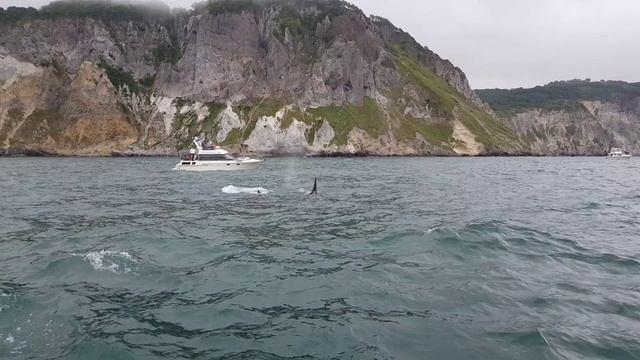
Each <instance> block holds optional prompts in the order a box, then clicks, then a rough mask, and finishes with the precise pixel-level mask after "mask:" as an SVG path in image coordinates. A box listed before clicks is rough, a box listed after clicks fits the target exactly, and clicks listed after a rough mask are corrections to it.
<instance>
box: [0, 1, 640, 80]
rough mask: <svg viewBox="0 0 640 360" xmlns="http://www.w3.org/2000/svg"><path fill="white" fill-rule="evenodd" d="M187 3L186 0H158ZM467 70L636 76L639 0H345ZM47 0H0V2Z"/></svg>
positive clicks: (496, 76) (480, 74) (639, 69)
mask: <svg viewBox="0 0 640 360" xmlns="http://www.w3.org/2000/svg"><path fill="white" fill-rule="evenodd" d="M164 1H165V3H167V4H169V5H171V6H174V7H187V8H188V7H190V5H191V3H193V2H194V1H192V0H164ZM350 2H352V3H354V4H355V5H358V6H359V7H361V8H362V9H363V10H364V11H365V12H366V13H368V14H374V15H379V16H383V17H385V18H387V19H389V20H391V21H392V22H393V23H394V24H395V25H396V26H398V27H401V28H402V29H403V30H405V31H407V32H409V33H410V34H412V35H413V36H414V37H415V38H416V39H417V40H418V41H419V42H420V43H422V44H423V45H426V46H428V47H429V48H431V49H432V50H434V51H435V52H437V53H438V54H440V56H442V57H443V58H447V59H449V60H451V61H452V62H453V63H454V64H455V65H457V66H459V67H460V68H462V70H464V71H465V73H466V74H467V76H468V77H469V80H470V82H471V86H472V87H474V88H488V87H501V88H513V87H521V86H522V87H529V86H534V85H542V84H545V83H547V82H549V81H553V80H566V79H574V78H583V79H584V78H591V79H592V80H600V79H607V80H625V81H634V82H637V81H640V0H535V1H533V0H532V1H528V0H446V1H441V0H393V1H390V0H350ZM46 3H48V1H47V0H0V7H7V6H16V5H19V6H35V7H38V6H41V5H43V4H46Z"/></svg>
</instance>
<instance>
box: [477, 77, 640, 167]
mask: <svg viewBox="0 0 640 360" xmlns="http://www.w3.org/2000/svg"><path fill="white" fill-rule="evenodd" d="M478 93H479V94H480V96H481V97H483V98H484V99H485V100H486V101H487V102H488V103H489V104H490V105H491V106H492V107H493V108H494V110H495V111H496V114H497V115H498V116H499V117H500V118H502V119H503V121H504V123H505V124H506V125H507V126H508V127H510V128H511V129H512V130H513V131H514V132H516V133H517V134H519V136H520V137H521V139H522V141H523V142H526V143H527V144H528V145H529V147H530V148H531V150H532V152H534V153H536V154H542V155H604V154H606V153H607V152H608V151H609V150H610V149H611V148H612V147H621V148H624V149H626V150H628V151H631V152H634V153H640V84H630V83H624V82H614V81H603V82H591V81H579V80H574V81H568V82H555V83H551V84H548V85H546V86H542V87H537V88H534V89H514V90H497V89H494V90H479V91H478Z"/></svg>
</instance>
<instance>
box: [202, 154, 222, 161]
mask: <svg viewBox="0 0 640 360" xmlns="http://www.w3.org/2000/svg"><path fill="white" fill-rule="evenodd" d="M198 160H202V161H216V160H229V157H228V155H223V154H200V155H198Z"/></svg>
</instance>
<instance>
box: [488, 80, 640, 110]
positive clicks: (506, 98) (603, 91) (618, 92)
mask: <svg viewBox="0 0 640 360" xmlns="http://www.w3.org/2000/svg"><path fill="white" fill-rule="evenodd" d="M476 93H477V94H478V95H479V96H480V98H482V100H484V101H485V102H487V103H488V104H489V105H490V106H491V108H492V109H493V110H494V111H496V112H499V113H517V112H520V111H524V110H527V109H543V110H574V111H582V110H583V108H582V106H580V105H579V104H578V103H579V102H580V101H585V100H600V101H606V102H615V103H623V102H625V101H627V100H629V99H632V98H635V97H640V83H626V82H622V81H590V80H571V81H555V82H552V83H549V84H547V85H544V86H536V87H534V88H531V89H523V88H519V89H511V90H505V89H485V90H476Z"/></svg>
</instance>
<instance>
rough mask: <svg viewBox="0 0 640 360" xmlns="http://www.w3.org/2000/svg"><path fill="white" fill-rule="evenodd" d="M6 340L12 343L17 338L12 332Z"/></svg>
mask: <svg viewBox="0 0 640 360" xmlns="http://www.w3.org/2000/svg"><path fill="white" fill-rule="evenodd" d="M5 340H6V341H7V342H8V343H11V344H13V342H14V341H15V339H14V338H13V336H11V334H9V335H8V336H7V338H6V339H5Z"/></svg>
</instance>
